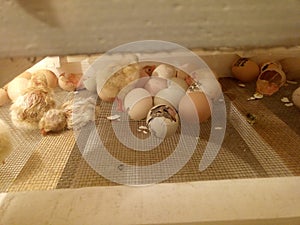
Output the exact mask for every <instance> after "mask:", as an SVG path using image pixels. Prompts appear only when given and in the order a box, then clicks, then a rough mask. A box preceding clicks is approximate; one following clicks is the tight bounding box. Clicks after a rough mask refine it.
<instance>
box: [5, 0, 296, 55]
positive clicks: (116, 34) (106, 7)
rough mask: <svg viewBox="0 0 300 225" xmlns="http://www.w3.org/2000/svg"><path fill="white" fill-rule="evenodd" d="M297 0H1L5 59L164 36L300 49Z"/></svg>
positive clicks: (195, 42) (210, 45) (207, 45)
mask: <svg viewBox="0 0 300 225" xmlns="http://www.w3.org/2000/svg"><path fill="white" fill-rule="evenodd" d="M299 9H300V1H299V0H285V1H282V0H264V1H260V0H253V1H246V0H244V1H242V0H230V1H228V0H211V1H209V0H181V1H180V0H177V1H175V0H174V1H171V0H166V1H162V0H161V1H153V0H144V1H134V0H112V1H108V0H107V1H94V0H87V1H82V0H72V1H71V0H66V1H62V0H0V35H1V38H0V46H1V47H0V57H11V56H32V55H57V54H78V53H95V52H103V51H106V50H108V49H110V48H113V47H115V46H117V45H119V44H122V43H126V42H130V41H136V40H142V39H160V40H167V41H172V42H176V43H179V44H182V45H184V46H186V47H189V48H204V49H216V48H223V47H225V48H228V47H229V48H236V49H241V48H242V49H245V48H257V47H258V48H260V47H273V46H295V45H300V12H299Z"/></svg>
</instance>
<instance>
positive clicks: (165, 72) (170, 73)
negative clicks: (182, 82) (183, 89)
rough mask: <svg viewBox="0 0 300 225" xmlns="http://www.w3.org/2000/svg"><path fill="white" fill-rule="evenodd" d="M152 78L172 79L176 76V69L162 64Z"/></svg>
mask: <svg viewBox="0 0 300 225" xmlns="http://www.w3.org/2000/svg"><path fill="white" fill-rule="evenodd" d="M152 76H157V77H161V78H166V79H170V78H171V77H175V76H176V69H175V68H174V66H171V65H166V64H161V65H159V66H158V67H156V68H155V70H154V71H153V72H152Z"/></svg>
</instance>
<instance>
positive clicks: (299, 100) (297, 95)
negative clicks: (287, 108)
mask: <svg viewBox="0 0 300 225" xmlns="http://www.w3.org/2000/svg"><path fill="white" fill-rule="evenodd" d="M292 99H293V102H294V104H295V106H297V107H298V108H299V109H300V87H298V88H297V89H296V90H295V91H294V92H293V96H292Z"/></svg>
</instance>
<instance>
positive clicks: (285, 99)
mask: <svg viewBox="0 0 300 225" xmlns="http://www.w3.org/2000/svg"><path fill="white" fill-rule="evenodd" d="M281 101H282V102H284V103H288V102H290V100H289V99H288V98H287V97H283V98H281Z"/></svg>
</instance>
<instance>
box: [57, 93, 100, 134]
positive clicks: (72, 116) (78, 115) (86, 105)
mask: <svg viewBox="0 0 300 225" xmlns="http://www.w3.org/2000/svg"><path fill="white" fill-rule="evenodd" d="M62 109H63V111H64V112H65V115H66V118H67V128H68V129H75V130H78V129H80V128H81V127H83V126H85V125H86V124H87V123H88V122H90V121H94V120H95V99H94V98H93V97H88V98H81V97H76V100H74V99H72V100H69V101H67V102H65V103H64V104H63V105H62Z"/></svg>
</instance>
